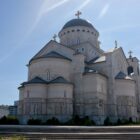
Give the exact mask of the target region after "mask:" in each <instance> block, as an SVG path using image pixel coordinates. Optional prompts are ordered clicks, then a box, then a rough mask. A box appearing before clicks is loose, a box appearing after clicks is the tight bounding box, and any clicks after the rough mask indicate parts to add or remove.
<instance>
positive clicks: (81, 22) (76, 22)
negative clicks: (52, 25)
mask: <svg viewBox="0 0 140 140" xmlns="http://www.w3.org/2000/svg"><path fill="white" fill-rule="evenodd" d="M73 26H85V27H89V28H94V27H93V25H92V24H91V23H89V22H88V21H86V20H84V19H80V18H79V19H78V18H77V19H72V20H70V21H68V22H67V23H66V24H65V25H64V26H63V28H62V29H66V28H68V27H73Z"/></svg>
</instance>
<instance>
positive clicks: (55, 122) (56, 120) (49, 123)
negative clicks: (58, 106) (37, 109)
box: [46, 117, 60, 125]
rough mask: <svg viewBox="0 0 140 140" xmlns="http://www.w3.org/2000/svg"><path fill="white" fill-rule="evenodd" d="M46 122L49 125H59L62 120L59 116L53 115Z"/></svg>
mask: <svg viewBox="0 0 140 140" xmlns="http://www.w3.org/2000/svg"><path fill="white" fill-rule="evenodd" d="M46 124H48V125H59V124H60V122H59V120H58V119H57V118H55V117H52V118H51V119H48V120H47V121H46Z"/></svg>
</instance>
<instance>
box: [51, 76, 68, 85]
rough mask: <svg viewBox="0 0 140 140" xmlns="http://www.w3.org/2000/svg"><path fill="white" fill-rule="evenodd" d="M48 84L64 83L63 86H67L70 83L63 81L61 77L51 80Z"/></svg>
mask: <svg viewBox="0 0 140 140" xmlns="http://www.w3.org/2000/svg"><path fill="white" fill-rule="evenodd" d="M49 83H50V84H52V83H65V84H69V83H70V82H68V81H67V80H66V79H64V78H63V77H61V76H59V77H57V78H56V79H54V80H52V81H50V82H49Z"/></svg>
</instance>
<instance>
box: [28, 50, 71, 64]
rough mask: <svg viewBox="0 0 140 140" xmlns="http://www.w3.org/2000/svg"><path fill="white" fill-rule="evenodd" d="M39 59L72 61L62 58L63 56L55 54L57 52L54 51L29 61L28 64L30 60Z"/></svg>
mask: <svg viewBox="0 0 140 140" xmlns="http://www.w3.org/2000/svg"><path fill="white" fill-rule="evenodd" d="M40 58H60V59H66V60H69V61H72V60H71V59H69V58H68V57H66V56H63V55H61V54H59V53H57V52H55V51H52V52H49V53H47V54H45V55H42V56H40V57H36V58H33V59H31V60H30V62H31V61H32V60H36V59H40ZM30 62H29V63H30Z"/></svg>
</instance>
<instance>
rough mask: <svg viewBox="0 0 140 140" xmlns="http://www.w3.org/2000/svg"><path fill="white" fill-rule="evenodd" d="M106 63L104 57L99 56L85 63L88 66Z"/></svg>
mask: <svg viewBox="0 0 140 140" xmlns="http://www.w3.org/2000/svg"><path fill="white" fill-rule="evenodd" d="M105 61H106V56H100V57H95V58H93V59H92V60H90V61H89V62H87V63H88V64H95V63H100V62H105Z"/></svg>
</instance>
